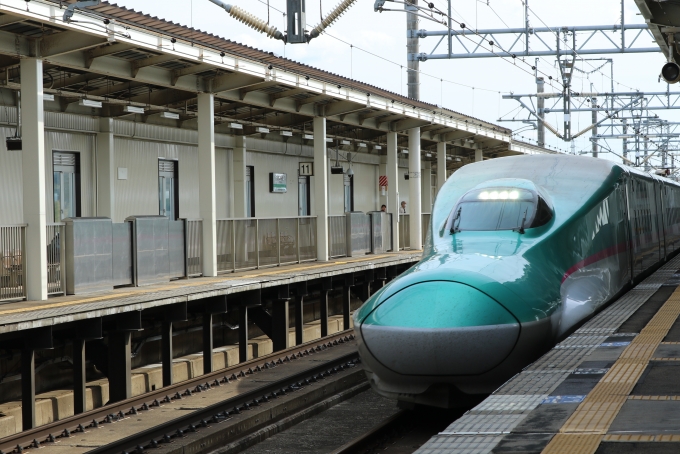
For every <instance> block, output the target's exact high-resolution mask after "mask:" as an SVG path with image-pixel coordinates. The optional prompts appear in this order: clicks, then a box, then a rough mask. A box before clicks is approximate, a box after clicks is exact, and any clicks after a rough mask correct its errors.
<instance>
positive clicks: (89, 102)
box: [78, 99, 102, 108]
mask: <svg viewBox="0 0 680 454" xmlns="http://www.w3.org/2000/svg"><path fill="white" fill-rule="evenodd" d="M78 104H80V105H81V106H84V107H96V108H100V107H101V106H102V103H101V101H94V100H92V99H81V100H80V101H78Z"/></svg>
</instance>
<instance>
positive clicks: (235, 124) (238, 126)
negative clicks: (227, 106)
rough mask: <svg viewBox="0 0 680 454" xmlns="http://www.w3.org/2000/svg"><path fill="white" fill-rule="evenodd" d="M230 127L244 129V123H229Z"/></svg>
mask: <svg viewBox="0 0 680 454" xmlns="http://www.w3.org/2000/svg"><path fill="white" fill-rule="evenodd" d="M229 127H230V128H231V129H243V125H242V124H241V123H229Z"/></svg>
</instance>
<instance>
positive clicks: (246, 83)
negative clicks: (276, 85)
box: [211, 73, 264, 93]
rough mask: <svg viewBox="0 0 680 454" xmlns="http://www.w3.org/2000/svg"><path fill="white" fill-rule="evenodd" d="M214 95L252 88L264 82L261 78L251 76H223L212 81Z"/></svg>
mask: <svg viewBox="0 0 680 454" xmlns="http://www.w3.org/2000/svg"><path fill="white" fill-rule="evenodd" d="M211 82H212V88H211V91H212V92H213V93H221V92H224V91H231V90H239V89H241V88H246V87H250V86H251V85H256V84H259V83H262V82H264V79H262V78H260V77H255V76H251V75H249V74H242V73H229V74H222V75H220V76H217V77H215V78H214V79H212V80H211Z"/></svg>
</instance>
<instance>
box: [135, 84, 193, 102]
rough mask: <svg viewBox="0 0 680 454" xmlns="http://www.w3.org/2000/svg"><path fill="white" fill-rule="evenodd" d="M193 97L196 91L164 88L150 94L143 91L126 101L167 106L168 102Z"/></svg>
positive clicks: (181, 100)
mask: <svg viewBox="0 0 680 454" xmlns="http://www.w3.org/2000/svg"><path fill="white" fill-rule="evenodd" d="M194 98H196V93H191V92H189V91H180V90H173V89H171V88H168V89H165V90H157V91H152V92H151V93H150V94H146V93H145V94H143V95H137V96H133V97H132V98H130V99H128V101H129V102H138V103H142V104H147V105H152V106H167V105H169V104H174V103H179V102H184V101H188V100H190V99H194Z"/></svg>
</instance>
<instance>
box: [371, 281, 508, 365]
mask: <svg viewBox="0 0 680 454" xmlns="http://www.w3.org/2000/svg"><path fill="white" fill-rule="evenodd" d="M519 333H520V325H519V322H518V321H517V319H515V317H514V316H513V315H512V314H511V313H510V312H509V311H508V310H507V309H505V308H504V307H503V306H501V305H500V304H499V303H498V302H496V301H495V300H494V299H493V298H491V297H490V296H488V295H486V294H485V293H483V292H481V291H479V290H477V289H475V288H473V287H470V286H468V285H465V284H461V283H457V282H447V281H432V282H421V283H418V284H415V285H411V286H409V287H406V288H404V289H403V290H401V291H399V292H397V293H395V294H394V295H392V296H390V297H388V298H387V299H386V300H385V301H384V302H383V303H381V304H379V305H378V306H377V307H375V309H374V310H373V311H372V312H371V313H370V314H368V315H367V316H366V317H365V318H364V320H363V322H362V323H361V326H360V333H359V334H360V336H361V338H362V341H363V343H364V345H365V347H366V349H367V350H368V351H369V352H370V355H371V356H372V357H373V358H374V360H376V361H378V362H380V363H381V364H382V365H383V366H384V367H387V368H388V369H390V370H392V371H394V372H397V373H400V374H404V375H449V376H450V375H476V374H481V373H484V372H487V371H489V370H490V369H493V368H494V367H495V366H497V365H498V364H500V363H501V362H502V361H503V360H504V359H505V358H506V357H507V356H508V355H509V354H510V352H511V351H512V349H513V347H514V346H515V343H516V342H517V339H518V337H519Z"/></svg>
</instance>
